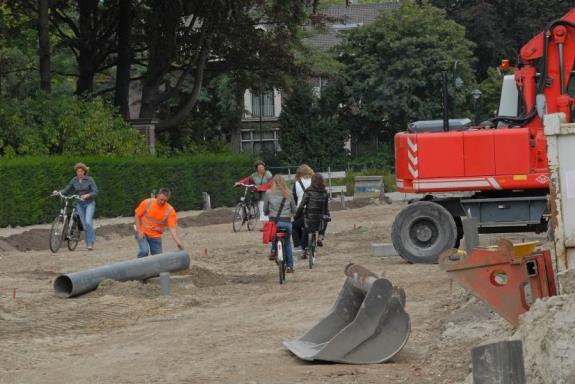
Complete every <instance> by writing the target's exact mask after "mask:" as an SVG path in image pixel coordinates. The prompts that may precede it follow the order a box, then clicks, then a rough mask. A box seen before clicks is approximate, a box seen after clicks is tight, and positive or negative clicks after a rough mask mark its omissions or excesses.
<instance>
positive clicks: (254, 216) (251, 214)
mask: <svg viewBox="0 0 575 384" xmlns="http://www.w3.org/2000/svg"><path fill="white" fill-rule="evenodd" d="M247 212H248V231H253V230H254V229H256V227H257V225H258V221H259V209H258V206H257V205H254V204H250V205H248V206H247Z"/></svg>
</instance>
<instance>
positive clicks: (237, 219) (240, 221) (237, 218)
mask: <svg viewBox="0 0 575 384" xmlns="http://www.w3.org/2000/svg"><path fill="white" fill-rule="evenodd" d="M244 207H245V205H244V203H238V205H236V209H235V210H234V220H233V222H232V225H233V227H234V232H238V231H239V230H240V229H242V225H244V222H245V219H244V216H245V209H244Z"/></svg>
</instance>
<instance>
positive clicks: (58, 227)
mask: <svg viewBox="0 0 575 384" xmlns="http://www.w3.org/2000/svg"><path fill="white" fill-rule="evenodd" d="M53 196H58V197H59V198H60V199H62V200H64V206H63V207H62V208H61V209H60V214H59V215H58V216H56V218H55V219H54V221H53V222H52V227H51V228H50V250H51V251H52V252H54V253H56V252H58V250H59V249H60V246H61V245H62V241H64V240H66V241H67V242H68V249H69V250H70V251H73V250H74V249H76V247H77V246H78V242H79V241H80V233H81V231H82V223H81V222H80V217H79V216H78V211H77V210H76V207H73V208H72V211H71V212H69V204H70V202H72V201H78V200H80V196H78V195H72V196H64V195H62V194H61V193H60V192H55V193H53Z"/></svg>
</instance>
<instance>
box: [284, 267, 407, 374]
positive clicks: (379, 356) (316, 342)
mask: <svg viewBox="0 0 575 384" xmlns="http://www.w3.org/2000/svg"><path fill="white" fill-rule="evenodd" d="M358 267H359V266H357V265H354V268H358ZM348 268H349V266H348ZM348 268H346V274H347V271H348ZM359 268H362V267H359ZM362 269H363V268H362ZM363 270H364V271H367V270H365V269H363ZM367 272H368V273H369V274H370V275H369V279H370V281H369V282H368V283H367V284H365V283H359V284H358V281H357V279H354V278H353V277H348V278H347V279H346V281H345V283H344V285H343V287H342V289H341V291H340V293H339V296H338V298H337V301H336V303H335V305H334V306H333V308H332V310H331V312H330V313H329V314H328V315H327V316H326V317H325V318H323V319H322V320H320V321H319V322H318V323H317V324H316V325H315V326H313V327H312V328H311V329H310V330H309V331H307V332H306V333H305V334H304V335H303V336H302V337H300V338H299V339H296V340H293V341H286V342H284V345H285V346H286V347H287V348H288V349H289V350H290V351H291V352H293V353H294V354H295V355H296V356H297V357H299V358H300V359H303V360H322V361H333V362H342V363H350V364H372V363H383V362H385V361H388V360H390V359H391V358H392V357H393V356H395V355H396V354H397V353H398V352H399V351H400V350H401V349H402V348H403V346H404V345H405V343H406V342H407V339H408V337H409V333H410V321H409V315H408V314H407V313H406V312H405V309H404V305H405V293H404V291H403V289H401V288H396V287H394V286H393V285H392V284H391V282H390V281H389V280H387V279H384V278H376V277H375V275H373V274H371V272H369V271H367ZM362 285H363V286H362ZM362 288H367V289H362Z"/></svg>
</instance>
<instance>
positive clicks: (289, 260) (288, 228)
mask: <svg viewBox="0 0 575 384" xmlns="http://www.w3.org/2000/svg"><path fill="white" fill-rule="evenodd" d="M278 229H283V230H285V237H284V240H285V241H284V246H285V255H286V259H287V265H288V267H290V268H293V257H292V252H291V241H290V240H291V223H290V222H285V221H278ZM274 245H275V244H273V243H272V251H273V252H275V246H274Z"/></svg>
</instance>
